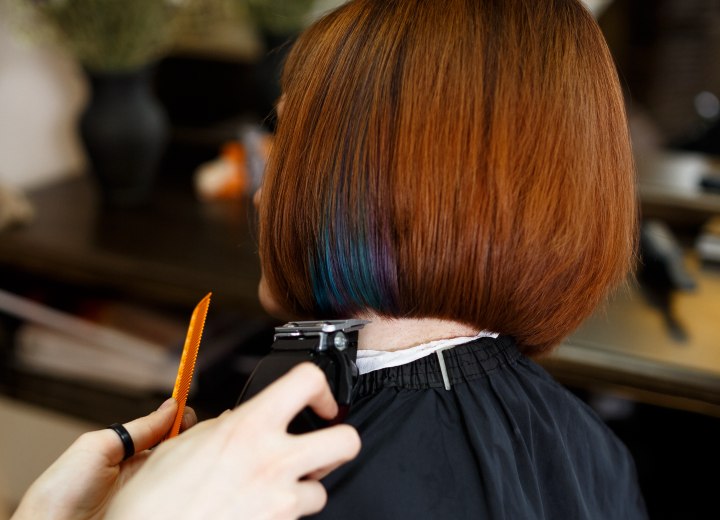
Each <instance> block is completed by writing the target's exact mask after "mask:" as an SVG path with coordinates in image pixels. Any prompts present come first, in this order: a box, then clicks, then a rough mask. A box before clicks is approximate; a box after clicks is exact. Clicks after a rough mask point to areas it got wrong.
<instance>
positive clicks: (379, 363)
mask: <svg viewBox="0 0 720 520" xmlns="http://www.w3.org/2000/svg"><path fill="white" fill-rule="evenodd" d="M487 337H490V338H497V337H498V334H497V333H496V332H488V331H486V330H483V331H482V332H480V333H479V334H478V335H477V336H461V337H457V338H450V339H439V340H436V341H431V342H429V343H423V344H422V345H418V346H417V347H411V348H406V349H403V350H395V351H392V352H388V351H385V350H366V349H363V350H358V352H357V367H358V370H359V371H360V373H361V374H367V373H368V372H374V371H375V370H380V369H383V368H390V367H397V366H400V365H406V364H407V363H412V362H413V361H416V360H418V359H420V358H424V357H425V356H429V355H430V354H433V353H435V352H437V351H441V350H446V349H448V348H452V347H456V346H458V345H462V344H463V343H468V342H470V341H474V340H476V339H480V338H487Z"/></svg>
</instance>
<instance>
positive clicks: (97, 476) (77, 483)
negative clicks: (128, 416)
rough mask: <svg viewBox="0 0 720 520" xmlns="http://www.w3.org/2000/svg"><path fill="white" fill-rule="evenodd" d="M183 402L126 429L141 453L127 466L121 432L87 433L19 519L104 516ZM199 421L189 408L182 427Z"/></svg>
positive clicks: (38, 485)
mask: <svg viewBox="0 0 720 520" xmlns="http://www.w3.org/2000/svg"><path fill="white" fill-rule="evenodd" d="M176 411H177V402H176V401H175V400H174V399H168V400H167V401H165V402H164V403H163V404H162V405H161V406H160V408H159V409H158V410H156V411H154V412H153V413H151V414H150V415H147V416H145V417H141V418H140V419H135V420H134V421H131V422H129V423H126V424H125V425H124V426H125V428H126V429H127V431H128V433H129V434H130V436H131V437H132V439H133V441H134V443H135V453H136V455H135V456H133V457H132V458H130V459H128V460H126V461H125V462H122V459H123V456H124V448H123V445H122V442H121V441H120V438H119V437H118V435H117V433H115V432H114V431H112V430H108V429H105V430H100V431H96V432H90V433H86V434H83V435H81V436H80V437H79V438H78V440H76V441H75V442H74V443H73V444H72V445H71V446H70V447H69V448H68V449H67V451H65V453H63V454H62V455H61V456H60V458H58V459H57V460H56V461H55V462H54V463H53V465H52V466H50V467H49V468H48V469H47V470H46V471H45V473H43V474H42V475H41V476H40V478H38V479H37V480H36V481H35V482H34V483H33V485H32V486H30V488H29V489H28V491H27V493H25V496H24V497H23V499H22V501H21V502H20V505H19V506H18V509H17V510H16V512H15V514H14V515H13V517H12V518H13V520H21V519H22V520H25V519H33V520H34V519H40V518H52V519H53V520H55V519H59V520H62V519H73V520H81V519H90V518H103V516H104V514H105V511H106V510H107V507H108V505H109V503H110V501H111V500H112V498H113V497H114V496H115V494H116V493H117V491H118V490H119V489H120V488H121V487H122V486H123V485H124V484H125V483H126V482H127V481H128V479H129V478H130V477H131V476H133V475H134V474H135V473H136V472H137V470H138V469H140V468H141V467H142V465H143V464H144V463H145V462H146V461H147V459H148V457H149V456H150V453H151V452H150V451H146V450H148V448H151V447H152V446H155V445H156V444H157V443H158V442H160V441H161V440H162V439H163V437H164V436H165V434H166V433H167V432H168V431H169V430H170V428H171V426H172V423H173V419H174V418H175V412H176ZM196 422H197V418H196V416H195V412H194V411H193V410H192V409H190V408H186V409H185V414H184V416H183V425H182V428H181V429H187V428H189V427H190V426H192V425H194V424H195V423H196Z"/></svg>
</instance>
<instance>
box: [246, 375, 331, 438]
mask: <svg viewBox="0 0 720 520" xmlns="http://www.w3.org/2000/svg"><path fill="white" fill-rule="evenodd" d="M253 400H255V403H256V405H257V407H258V409H259V410H262V411H261V412H260V413H262V414H263V416H264V417H263V418H264V419H265V420H267V421H268V422H272V423H276V424H283V425H285V426H287V424H289V423H290V421H291V420H292V419H293V418H294V417H295V416H296V415H297V414H298V413H299V412H300V411H301V410H302V409H303V408H305V407H306V406H310V407H312V409H313V410H315V413H317V414H318V415H319V416H320V417H323V418H326V419H332V418H333V417H335V416H336V415H337V412H338V408H337V403H336V402H335V399H334V398H333V396H332V393H331V392H330V387H329V386H328V384H327V380H326V379H325V374H323V373H322V371H321V370H320V369H319V368H318V367H316V366H315V365H313V364H312V363H302V364H300V365H298V366H296V367H294V368H293V369H292V370H290V371H289V372H288V373H287V374H285V375H284V376H282V377H281V378H280V379H278V380H277V381H275V382H274V383H273V384H271V385H270V386H268V387H267V388H266V389H265V390H263V391H262V392H260V393H259V394H258V395H257V396H255V397H254V398H253V399H251V401H253Z"/></svg>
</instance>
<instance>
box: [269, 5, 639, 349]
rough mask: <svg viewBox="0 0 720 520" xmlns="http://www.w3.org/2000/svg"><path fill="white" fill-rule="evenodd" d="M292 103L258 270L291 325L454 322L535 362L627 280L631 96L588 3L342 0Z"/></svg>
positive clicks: (303, 63) (288, 101)
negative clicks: (304, 321) (502, 338)
mask: <svg viewBox="0 0 720 520" xmlns="http://www.w3.org/2000/svg"><path fill="white" fill-rule="evenodd" d="M283 91H284V112H283V115H282V117H281V119H280V121H279V124H278V128H277V135H276V138H275V142H274V149H273V152H272V156H271V159H270V163H269V166H268V171H267V174H266V179H265V183H264V190H263V191H264V193H263V202H262V204H261V208H260V213H261V216H260V255H261V260H262V264H263V270H264V276H265V280H264V283H265V284H266V287H265V289H266V290H267V291H269V292H270V293H271V294H272V295H273V297H274V299H275V300H277V301H278V302H279V304H280V305H281V306H282V307H283V308H284V309H285V310H286V311H288V312H289V313H292V314H295V315H299V316H313V317H322V318H335V317H349V316H353V315H358V314H363V313H365V312H368V311H370V312H373V313H376V314H379V315H383V316H387V317H413V318H419V317H435V318H446V319H453V320H456V321H460V322H464V323H468V324H472V325H474V326H476V327H477V328H479V329H488V330H495V331H497V332H501V333H505V334H511V335H513V336H515V337H516V338H517V339H518V341H519V342H520V344H521V346H522V348H524V349H525V351H526V352H528V353H537V352H540V351H542V350H545V349H547V348H548V347H550V346H552V345H555V344H557V343H558V342H559V341H560V340H561V339H562V338H563V337H564V336H565V335H567V334H568V333H569V332H571V331H572V330H573V329H574V328H575V327H576V326H577V325H578V324H579V323H580V322H581V321H582V320H583V319H584V318H585V317H587V315H588V314H590V313H591V312H592V310H593V309H594V308H595V307H596V305H597V304H598V303H599V302H600V301H601V299H602V298H603V296H604V295H605V294H606V292H607V291H608V289H609V288H610V287H612V286H613V285H615V284H617V283H618V282H619V281H621V280H622V279H623V278H624V276H625V274H626V273H627V271H628V269H629V266H630V263H631V257H632V250H633V245H634V236H635V211H636V210H635V194H634V179H633V173H632V157H631V151H630V144H629V138H628V133H627V127H626V121H625V113H624V108H623V99H622V95H621V91H620V88H619V86H618V81H617V77H616V73H615V69H614V65H613V62H612V59H611V57H610V55H609V53H608V50H607V48H606V45H605V42H604V40H603V37H602V35H601V33H600V30H599V29H598V27H597V25H596V24H595V22H594V20H593V19H592V17H591V15H590V14H589V13H588V12H587V11H586V10H585V9H584V8H583V7H582V6H581V4H580V3H579V2H578V1H576V0H546V1H543V2H538V1H537V0H436V1H433V0H394V1H393V0H355V1H351V2H349V3H348V4H346V5H344V6H342V7H340V8H339V9H337V10H336V11H334V12H332V13H330V14H329V15H327V16H326V17H325V18H323V19H321V20H320V21H319V22H317V23H316V24H315V25H313V26H312V27H311V28H310V29H308V30H307V31H306V32H305V33H304V34H303V35H302V36H301V37H300V39H299V40H298V42H297V43H296V44H295V46H294V48H293V49H292V51H291V53H290V55H289V57H288V60H287V63H286V66H285V70H284V74H283Z"/></svg>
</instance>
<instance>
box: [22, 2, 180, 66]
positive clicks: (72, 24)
mask: <svg viewBox="0 0 720 520" xmlns="http://www.w3.org/2000/svg"><path fill="white" fill-rule="evenodd" d="M192 3H193V2H192V0H174V1H173V0H45V1H40V0H35V1H34V2H32V4H33V6H34V8H35V10H36V11H37V13H38V15H39V18H40V20H41V21H43V22H44V23H45V24H47V26H49V28H50V29H51V30H52V32H53V33H54V36H55V37H56V39H57V40H58V41H60V42H61V43H62V44H64V45H66V46H67V47H68V48H69V49H70V51H71V52H72V53H73V54H74V55H75V56H77V58H78V60H79V61H80V62H81V63H82V64H83V65H84V66H85V67H87V68H88V69H90V70H95V71H105V72H119V71H125V70H132V69H137V68H139V67H142V66H144V65H146V64H147V63H149V62H151V61H153V60H155V59H157V58H158V57H159V56H161V55H162V54H163V53H164V52H166V51H167V49H168V48H169V47H170V46H171V45H172V43H173V41H174V38H175V36H176V33H177V31H178V30H179V29H180V28H181V26H182V23H183V21H184V16H183V15H184V14H186V12H187V11H189V10H190V7H191V4H192Z"/></svg>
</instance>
